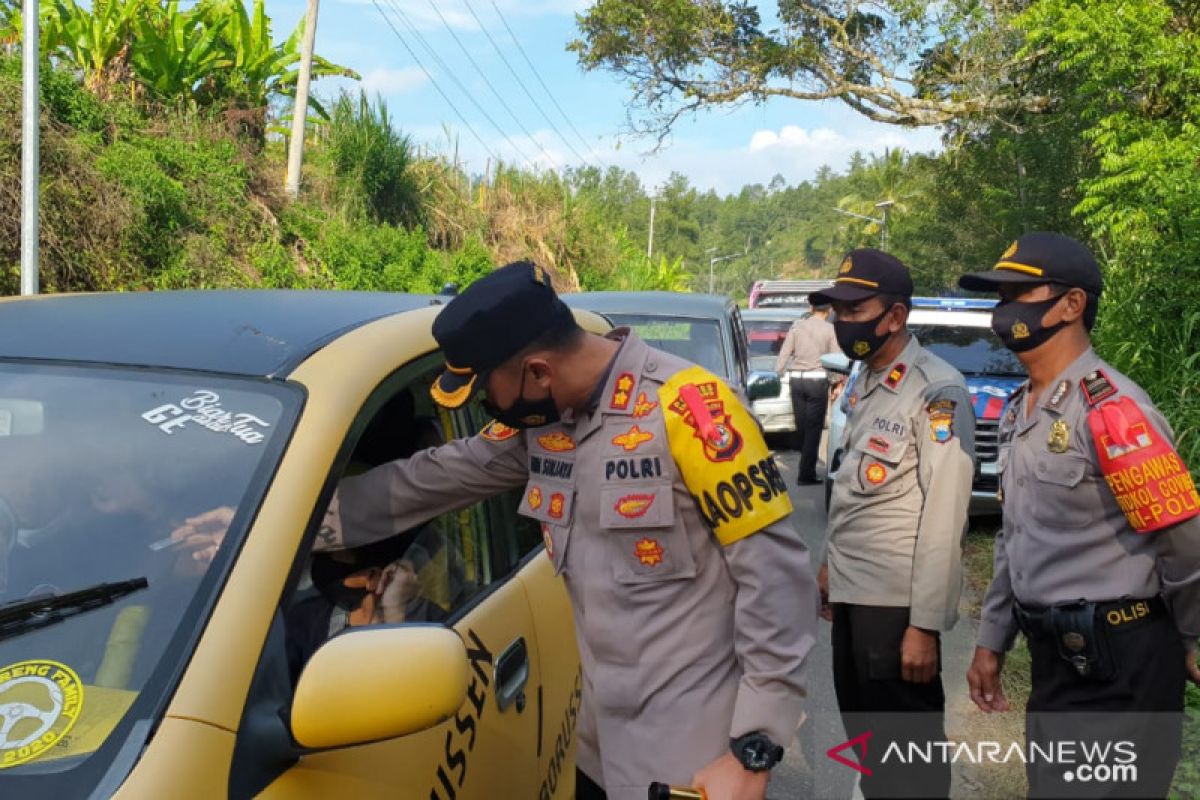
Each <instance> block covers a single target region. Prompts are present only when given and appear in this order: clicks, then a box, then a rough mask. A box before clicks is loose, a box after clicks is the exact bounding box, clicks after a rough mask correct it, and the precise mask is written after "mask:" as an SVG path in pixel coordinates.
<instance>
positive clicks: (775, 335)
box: [745, 319, 792, 358]
mask: <svg viewBox="0 0 1200 800" xmlns="http://www.w3.org/2000/svg"><path fill="white" fill-rule="evenodd" d="M745 323H746V338H747V339H748V340H749V344H750V356H751V357H752V358H753V357H756V356H777V355H779V351H780V349H782V347H783V340H784V339H786V338H787V332H788V330H790V329H791V327H792V323H791V322H790V321H788V320H777V319H747V320H745Z"/></svg>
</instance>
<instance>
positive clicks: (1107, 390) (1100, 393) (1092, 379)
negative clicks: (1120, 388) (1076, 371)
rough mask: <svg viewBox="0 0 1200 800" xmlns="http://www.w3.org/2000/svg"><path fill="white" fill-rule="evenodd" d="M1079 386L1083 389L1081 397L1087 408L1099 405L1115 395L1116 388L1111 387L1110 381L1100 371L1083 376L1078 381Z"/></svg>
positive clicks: (1102, 371)
mask: <svg viewBox="0 0 1200 800" xmlns="http://www.w3.org/2000/svg"><path fill="white" fill-rule="evenodd" d="M1079 386H1080V388H1081V389H1083V396H1084V397H1086V398H1087V401H1088V405H1089V406H1097V405H1100V403H1102V402H1104V401H1105V400H1107V399H1108V398H1110V397H1112V396H1113V395H1114V394H1116V393H1117V387H1115V386H1113V385H1112V381H1110V380H1109V379H1108V376H1107V375H1105V374H1104V370H1102V369H1098V370H1095V371H1094V372H1089V373H1088V374H1087V375H1085V376H1083V379H1082V380H1080V381H1079Z"/></svg>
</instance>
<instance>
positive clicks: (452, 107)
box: [371, 0, 500, 163]
mask: <svg viewBox="0 0 1200 800" xmlns="http://www.w3.org/2000/svg"><path fill="white" fill-rule="evenodd" d="M371 4H372V5H374V6H375V8H376V10H378V11H379V16H381V17H383V21H384V22H386V23H387V25H388V27H389V28H391V29H392V33H394V34H396V38H397V39H399V40H400V44H402V45H403V46H404V49H405V50H407V51H408V54H409V56H411V57H412V60H413V61H415V62H417V66H418V67H420V68H421V71H422V72H424V73H425V77H426V78H428V79H429V84H430V85H431V86H433V88H434V89H435V90H437V93H438V94H440V95H441V96H442V99H443V100H445V101H446V105H448V106H450V110H451V111H453V112H454V113H455V115H456V116H457V117H458V119H459V121H460V122H462V124H463V125H464V126H466V129H467V130H469V131H470V132H471V135H472V136H474V137H475V141H477V142H479V144H480V146H481V147H483V149H484V151H485V152H486V153H487V154H488V155H489V156H491V157H492V159H493V160H495V161H496V163H499V162H500V159H499V157H497V156H496V154H495V153H493V152H492V148H490V147H488V145H487V142H485V141H484V140H483V137H482V136H480V135H479V132H478V131H476V130H475V128H474V126H472V125H471V123H470V122H467V118H466V117H465V116H463V113H462V112H461V111H459V110H458V106H456V105H454V101H453V100H451V99H450V97H449V96H448V95H447V94H446V93H445V92H444V91H442V87H441V86H439V85H438V82H437V81H436V80H434V79H433V73H431V72H430V71H429V70H428V69H426V68H425V65H424V64H422V63H421V59H419V58H417V54H416V53H415V52H413V49H412V47H410V46H409V44H408V41H407V40H406V39H405V38H404V37H403V36H402V35H401V34H400V31H398V30H396V26H395V25H393V24H392V21H391V19H389V18H388V15H387V12H385V11H384V10H383V7H382V6H381V5H379V3H378V2H377V0H371Z"/></svg>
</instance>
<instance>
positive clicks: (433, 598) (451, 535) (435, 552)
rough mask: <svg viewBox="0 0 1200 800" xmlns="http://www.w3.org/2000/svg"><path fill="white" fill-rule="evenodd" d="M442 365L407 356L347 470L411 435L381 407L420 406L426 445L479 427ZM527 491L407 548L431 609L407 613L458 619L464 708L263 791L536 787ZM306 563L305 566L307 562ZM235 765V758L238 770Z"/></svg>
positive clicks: (426, 532) (439, 798) (479, 506)
mask: <svg viewBox="0 0 1200 800" xmlns="http://www.w3.org/2000/svg"><path fill="white" fill-rule="evenodd" d="M440 369H441V360H440V358H435V357H432V356H431V357H429V358H426V359H423V360H420V361H418V362H416V363H414V364H411V365H409V366H407V367H405V368H404V369H402V370H400V371H399V372H398V373H397V374H396V375H394V376H393V377H392V378H390V379H389V380H388V381H386V382H385V384H384V385H383V386H381V388H380V390H379V391H377V392H376V393H375V395H374V396H373V397H372V398H371V400H369V401H368V403H367V404H366V406H364V410H363V412H362V413H361V414H360V419H359V420H358V421H357V422H356V424H355V425H354V426H353V427H352V428H351V431H352V433H351V435H350V437H349V438H348V441H347V446H346V448H344V449H345V451H346V452H347V453H348V457H347V458H345V459H344V460H343V463H344V464H345V466H344V469H345V470H346V471H348V472H352V471H356V470H361V469H367V468H370V467H373V466H375V465H377V464H378V463H385V462H386V460H389V459H390V458H391V457H399V456H401V455H405V454H406V453H403V452H396V453H389V449H388V446H387V444H386V443H387V442H389V441H391V438H389V437H395V436H397V435H398V434H397V432H398V431H401V430H405V431H406V433H405V435H412V431H411V429H410V427H408V426H407V422H406V421H405V420H404V419H400V420H396V419H392V420H388V419H383V415H387V414H392V415H406V414H411V415H412V417H413V418H414V419H416V420H418V421H419V423H420V424H419V426H418V427H419V428H420V429H421V433H420V434H419V435H420V436H422V437H425V439H426V440H425V441H423V442H421V446H428V445H431V444H435V443H436V442H433V441H428V439H429V438H430V437H434V438H437V439H441V440H448V439H450V438H455V437H460V436H466V435H469V434H471V433H472V432H474V431H475V430H477V429H478V427H479V419H480V418H481V412H480V411H479V410H478V409H475V408H465V409H463V410H460V411H456V412H447V411H445V410H444V409H440V408H438V407H436V406H435V405H434V404H433V403H432V401H431V400H430V399H429V392H428V389H429V384H430V383H431V381H432V379H433V378H434V377H435V376H436V374H437V373H438V372H439V371H440ZM397 398H400V399H403V402H398V401H397ZM381 442H383V443H384V446H383V447H381V446H380V443H381ZM342 469H343V467H342V466H341V465H338V466H336V467H335V472H337V474H338V475H340V474H341V471H342ZM519 494H520V490H519V489H518V490H515V492H514V493H513V495H512V496H506V495H501V496H499V497H495V498H491V499H488V500H484V501H481V502H478V503H475V504H474V505H471V506H469V507H467V508H465V509H463V510H461V511H456V512H451V513H447V514H443V515H441V516H439V517H436V518H434V519H433V520H431V521H430V522H429V523H427V524H426V525H424V526H421V527H420V528H419V529H415V530H416V533H415V534H414V535H413V537H412V539H411V544H408V545H407V549H405V550H404V555H403V558H406V559H408V560H409V562H410V568H411V570H412V571H413V573H414V574H415V575H416V583H417V585H418V586H419V589H418V591H417V593H416V595H415V596H414V597H413V598H412V599H411V600H410V601H409V604H408V608H409V609H412V608H414V607H418V608H421V609H424V611H422V612H421V614H420V617H421V618H419V619H413V621H412V622H407V621H406V622H405V623H404V624H429V623H431V622H434V623H437V624H444V625H448V626H451V627H453V628H454V629H455V630H456V631H457V632H458V633H459V634H460V636H461V637H462V639H463V642H464V643H465V645H466V650H467V656H468V660H469V667H470V668H469V673H468V674H469V684H468V690H467V699H466V702H464V704H463V705H462V707H461V708H460V709H459V711H458V713H457V714H456V715H455V716H454V717H453V718H451V719H449V720H446V721H445V722H443V723H441V724H440V725H437V726H435V727H433V728H431V729H428V730H426V731H423V732H421V733H417V734H413V735H410V736H406V737H402V738H397V739H390V740H385V741H380V742H374V743H370V744H364V745H360V746H355V747H347V748H343V749H340V750H333V751H326V752H317V753H311V754H307V755H304V756H303V757H301V758H300V759H299V760H298V761H297V762H296V763H294V765H292V766H290V768H287V769H286V770H284V771H282V773H281V774H279V775H278V776H277V777H275V778H274V779H273V781H272V782H271V783H270V784H269V786H267V788H266V790H265V791H264V792H263V793H262V796H264V797H292V796H306V797H309V796H352V797H389V798H407V797H412V798H420V799H421V800H426V798H428V799H429V800H460V799H462V798H494V797H505V798H507V797H512V798H524V797H534V796H536V795H537V793H538V791H539V787H540V784H541V780H542V777H541V772H542V770H541V756H540V755H539V750H540V749H544V748H541V744H540V741H541V740H540V734H541V733H542V731H541V727H540V724H541V720H540V719H539V711H540V710H541V709H540V708H539V706H538V704H537V702H536V699H537V698H536V695H535V688H536V687H537V686H539V685H540V682H541V681H542V678H541V673H540V668H539V648H538V645H539V636H538V634H539V631H538V629H537V626H536V625H535V622H534V615H533V613H532V611H531V609H530V602H529V595H528V593H527V584H526V582H524V581H523V580H522V579H521V578H520V576H519V568H520V559H519V558H518V555H519V554H520V546H519V545H518V543H517V542H516V541H515V540H514V537H515V536H516V535H517V532H518V528H517V526H516V525H514V524H513V523H511V522H510V521H509V520H510V517H511V513H512V511H513V510H515V508H516V502H517V501H516V498H517V497H519ZM321 516H322V515H321V514H316V515H314V519H319V518H320V517H321ZM313 533H315V532H313ZM410 533H413V532H406V533H405V534H403V535H408V534H410ZM535 535H536V534H535ZM313 538H314V537H312V536H310V537H309V538H308V540H309V541H311V540H312V539H313ZM528 538H529V534H528V533H526V539H528ZM417 548H419V549H420V551H421V552H420V553H417V552H416V551H417ZM315 558H318V556H311V555H310V554H307V553H306V554H303V557H302V558H301V559H300V561H301V562H304V561H307V562H309V563H308V565H307V566H309V572H310V574H311V575H312V576H313V581H312V585H311V586H306V585H305V580H304V578H303V577H301V578H300V579H298V581H297V584H296V588H295V590H294V591H293V592H292V596H291V597H290V598H289V599H287V600H286V601H285V603H284V605H285V606H286V607H287V612H286V615H285V616H286V617H287V619H288V624H287V625H286V626H285V628H286V629H287V635H286V636H285V637H283V638H286V639H288V640H289V641H288V644H289V645H291V644H293V643H294V640H295V638H296V637H294V636H293V633H292V630H293V625H292V624H291V623H292V620H293V618H294V617H295V616H296V609H298V608H301V607H302V606H303V605H304V604H305V603H310V604H311V603H316V604H317V605H320V603H321V598H320V597H318V594H319V593H320V590H319V589H314V588H313V587H315V586H317V582H316V580H315V579H316V577H317V574H318V571H317V568H316V566H315V564H313V563H312V562H313V560H314V559H315ZM299 572H300V573H301V575H303V573H304V570H303V569H301V570H299ZM563 611H564V613H565V608H564V609H563ZM326 613H331V612H326ZM334 613H335V612H334ZM326 618H328V619H330V624H331V625H332V617H322V618H320V619H319V620H318V625H317V629H318V630H321V628H320V626H321V625H323V624H325V622H324V620H325V619H326ZM311 627H312V626H308V627H307V628H305V627H303V626H297V627H295V629H296V630H301V631H303V630H308V629H311ZM572 646H573V644H572ZM268 647H271V644H270V643H268ZM266 660H267V659H266V656H264V661H266ZM354 679H355V675H354V666H353V665H352V664H348V665H347V669H346V680H347V681H353V680H354ZM420 701H421V699H420V698H416V697H415V698H413V702H415V703H419V702H420ZM250 702H251V703H253V702H254V698H253V697H252V698H251V700H250ZM237 768H238V765H237V763H236V759H235V776H234V780H235V781H236V777H237Z"/></svg>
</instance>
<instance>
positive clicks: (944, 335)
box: [909, 325, 1025, 377]
mask: <svg viewBox="0 0 1200 800" xmlns="http://www.w3.org/2000/svg"><path fill="white" fill-rule="evenodd" d="M909 329H910V330H911V331H912V332H913V333H914V334H915V335H916V337H917V339H918V340H919V341H920V342H921V345H922V346H924V347H925V348H926V349H927V350H929V351H930V352H932V353H934V354H935V355H937V356H939V357H940V358H943V359H945V360H946V361H947V362H948V363H949V364H950V366H952V367H954V368H955V369H957V370H958V371H959V372H961V373H963V374H964V375H1003V376H1010V377H1024V376H1025V368H1024V367H1023V366H1021V362H1020V361H1018V360H1017V357H1016V356H1015V355H1013V353H1012V351H1011V350H1009V349H1008V348H1006V347H1005V346H1004V345H1003V344H1001V343H1000V339H999V337H997V336H996V334H995V333H993V332H992V329H991V328H974V327H965V326H955V325H910V326H909Z"/></svg>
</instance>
